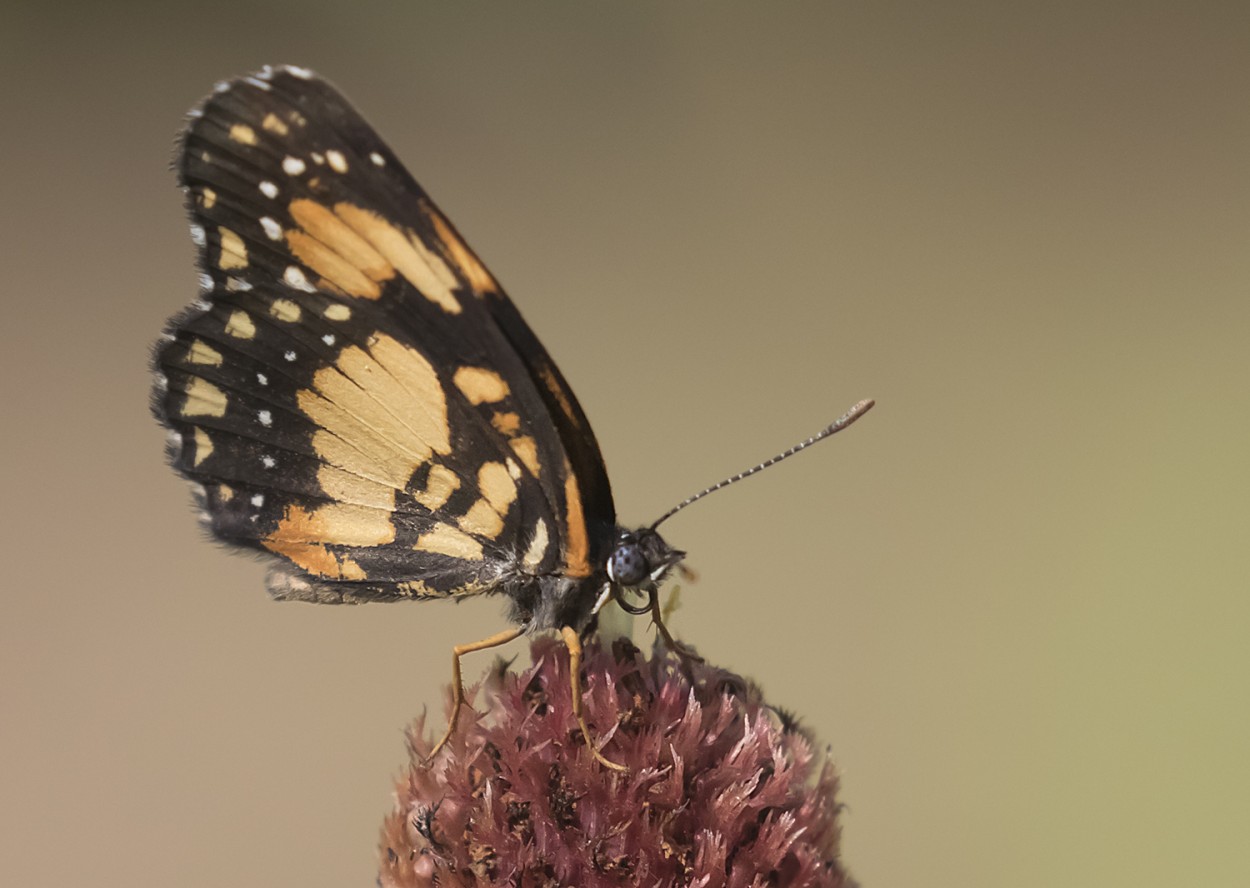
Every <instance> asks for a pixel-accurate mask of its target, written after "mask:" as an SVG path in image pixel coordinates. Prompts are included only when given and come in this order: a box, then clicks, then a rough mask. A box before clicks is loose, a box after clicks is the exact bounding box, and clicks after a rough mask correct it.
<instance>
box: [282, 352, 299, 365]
mask: <svg viewBox="0 0 1250 888" xmlns="http://www.w3.org/2000/svg"><path fill="white" fill-rule="evenodd" d="M282 357H284V358H286V359H287V360H288V361H291V362H292V363H294V362H295V359H296V358H297V357H299V355H297V354H295V352H293V351H289V352H285V353H283V355H282Z"/></svg>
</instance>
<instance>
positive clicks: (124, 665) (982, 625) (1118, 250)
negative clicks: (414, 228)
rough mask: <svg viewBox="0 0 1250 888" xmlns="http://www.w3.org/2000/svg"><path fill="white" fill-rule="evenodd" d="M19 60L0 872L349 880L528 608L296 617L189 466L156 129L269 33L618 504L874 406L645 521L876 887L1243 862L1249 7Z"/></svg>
mask: <svg viewBox="0 0 1250 888" xmlns="http://www.w3.org/2000/svg"><path fill="white" fill-rule="evenodd" d="M0 48H2V53H0V76H2V78H3V89H2V90H0V109H2V112H3V114H2V117H0V119H2V120H3V135H2V136H0V152H2V155H0V171H2V175H0V183H2V184H0V189H2V191H0V227H2V230H0V235H2V236H0V250H3V275H4V286H3V299H4V303H3V304H4V313H3V322H2V324H0V336H3V345H2V350H0V356H2V360H3V373H2V374H0V386H3V405H4V431H3V438H2V440H3V446H4V453H3V457H4V458H3V460H2V461H0V471H3V473H4V480H3V491H4V496H3V509H4V518H3V526H4V532H3V535H2V537H0V538H2V539H3V545H4V550H5V552H4V566H5V576H6V579H5V583H4V587H3V595H4V610H3V617H2V622H0V693H2V695H3V697H2V700H0V703H2V706H3V724H2V726H0V731H2V734H0V744H2V748H0V880H2V881H3V882H4V883H6V884H11V885H48V886H56V885H66V884H84V883H89V884H93V885H102V886H134V885H177V886H220V885H244V886H247V885H256V886H270V885H308V886H312V885H316V886H327V888H331V886H333V888H341V886H347V885H367V884H372V882H373V877H374V853H375V842H376V836H377V829H378V826H379V824H380V822H381V818H382V816H383V814H384V812H385V811H386V810H387V807H388V805H389V804H390V785H391V780H392V777H393V776H394V775H395V774H396V773H398V770H399V768H400V766H401V764H402V763H403V761H404V750H403V743H402V739H401V733H400V731H401V728H402V726H403V725H404V724H405V723H406V722H407V721H408V719H409V718H410V717H411V716H412V715H414V714H415V713H416V712H417V711H418V710H419V709H420V708H421V707H422V706H423V705H425V704H427V703H429V704H432V705H434V706H436V707H437V706H439V705H440V704H439V700H440V696H439V695H440V690H439V689H440V687H441V686H442V685H443V683H445V681H446V680H447V677H448V665H447V660H448V647H449V645H450V644H451V643H453V642H456V641H465V640H470V639H474V638H478V637H480V636H482V635H484V634H486V633H487V632H491V631H494V630H495V629H497V628H501V627H502V625H503V624H502V617H501V607H500V605H499V603H497V602H492V601H482V602H471V603H467V604H464V605H462V606H459V607H455V606H451V605H440V604H427V605H422V606H393V607H383V606H376V607H365V608H357V609H336V608H316V607H312V606H300V605H278V604H274V603H272V602H270V601H269V600H268V598H267V596H266V595H265V592H264V591H263V587H262V573H263V570H262V568H261V567H260V566H258V565H257V564H255V563H253V562H251V561H249V560H248V559H246V558H239V557H230V556H228V555H227V554H226V553H225V552H223V551H221V550H219V549H218V548H216V547H214V546H213V545H210V544H209V543H207V542H206V541H205V540H204V539H203V537H202V535H201V533H200V531H199V529H198V527H197V524H196V522H195V520H194V518H193V516H192V514H191V510H190V508H189V496H188V493H187V490H186V488H185V485H184V484H183V483H182V482H181V481H179V480H177V479H176V478H175V477H174V476H173V474H172V473H171V472H170V471H169V470H168V469H167V468H166V467H165V466H164V462H163V458H162V441H163V435H162V433H161V432H160V430H159V429H158V428H157V427H156V426H155V425H154V423H153V422H152V421H151V420H150V419H149V417H148V413H147V390H148V376H147V355H148V349H149V346H150V344H151V342H152V340H153V339H154V337H155V336H156V334H157V332H158V331H159V329H160V327H161V325H162V323H163V322H164V320H165V318H166V317H167V316H168V315H170V314H172V313H173V312H175V311H177V310H178V309H180V308H181V307H182V306H183V305H184V304H185V303H187V302H188V301H189V300H190V299H191V298H192V297H193V296H194V295H195V291H196V283H195V272H194V270H193V267H192V250H191V244H190V241H189V239H188V237H187V231H186V222H185V220H184V218H183V212H182V207H181V200H180V197H179V195H178V194H177V192H176V191H175V189H174V186H173V181H172V177H171V175H170V174H169V173H168V171H167V164H168V162H169V159H170V151H171V145H172V140H173V137H174V133H175V131H176V130H177V129H178V127H179V125H180V121H181V117H182V114H183V113H184V111H185V110H186V109H187V108H189V107H190V106H191V105H192V104H193V103H194V102H195V101H197V100H198V99H199V98H200V97H201V96H202V95H203V94H204V93H206V92H208V91H209V90H210V89H211V87H212V84H213V82H214V81H216V80H218V79H221V78H224V77H227V76H230V75H234V74H240V73H244V72H247V71H249V70H252V69H255V68H257V67H259V66H260V65H262V64H264V63H274V62H292V63H297V64H302V65H307V66H310V67H313V68H314V69H316V70H317V71H319V72H320V73H322V74H324V75H325V76H327V77H329V78H330V79H331V80H333V81H335V82H336V83H338V84H339V86H340V87H342V88H343V89H344V90H345V91H346V92H347V94H348V95H349V96H351V97H352V98H353V99H354V100H355V102H356V103H357V104H358V106H359V107H360V108H361V109H362V110H363V111H364V113H365V114H366V115H367V116H368V117H369V118H370V119H371V120H372V121H373V123H374V124H375V125H376V126H377V127H378V129H379V130H380V131H381V133H382V134H383V136H384V137H385V138H386V139H387V140H388V141H389V143H390V144H391V145H392V146H393V147H394V148H395V150H396V151H397V153H398V154H399V155H400V156H402V157H404V158H406V160H407V162H408V165H409V167H410V168H411V169H412V170H413V172H414V173H415V174H416V175H417V177H418V178H419V179H420V180H421V181H422V182H423V183H424V184H425V186H426V187H427V188H428V189H429V190H430V192H431V193H432V194H433V195H434V197H435V199H436V200H438V201H439V203H440V204H441V205H442V206H443V208H444V209H445V210H446V211H447V212H448V214H449V215H450V216H451V217H452V218H453V219H454V220H455V222H456V223H457V225H458V226H459V227H460V229H461V231H462V232H463V233H464V234H465V235H466V237H467V238H468V239H469V241H470V242H471V243H472V244H473V245H474V246H475V248H476V249H477V251H478V252H479V253H480V254H481V255H482V256H483V257H484V258H485V260H486V262H487V263H488V264H489V265H490V267H491V268H492V269H493V271H494V272H495V273H496V275H497V276H498V277H499V278H500V279H501V280H502V281H503V282H504V284H505V286H506V287H507V288H508V289H509V291H510V293H511V294H512V296H513V298H514V299H515V300H516V301H517V303H518V304H519V305H520V306H521V308H522V310H523V311H524V312H525V314H526V316H527V318H528V319H529V320H530V322H531V324H532V325H533V326H534V328H535V329H536V330H537V331H538V333H539V335H540V336H541V337H542V338H543V339H544V341H545V342H546V343H547V345H548V347H549V348H550V350H551V352H552V353H553V354H554V355H555V356H556V358H557V359H558V360H559V361H560V364H561V366H562V368H563V370H564V371H565V374H566V375H567V376H568V378H569V379H570V380H571V382H572V383H573V385H574V387H575V388H576V390H577V392H578V394H579V396H580V398H581V401H582V403H583V405H584V406H585V408H586V410H587V412H588V413H589V414H590V416H591V418H592V420H593V421H594V423H595V426H596V429H597V431H598V435H599V439H600V441H601V442H602V445H603V448H604V451H605V455H606V457H607V460H608V462H609V464H610V467H611V470H612V475H613V479H614V484H615V488H616V492H617V500H618V505H619V510H620V512H621V515H622V517H623V518H624V519H625V520H627V521H631V522H633V521H637V522H643V521H648V520H650V519H652V518H653V517H654V516H656V515H657V514H658V513H659V512H660V511H662V510H663V509H665V508H667V507H668V506H669V505H671V504H672V503H673V502H674V501H676V500H677V499H679V498H681V497H682V496H684V495H686V494H687V493H689V492H691V491H692V490H694V489H696V488H698V487H700V486H702V485H704V484H706V483H710V482H711V481H714V480H716V479H717V478H719V477H721V476H723V475H726V474H729V473H731V472H734V471H736V470H738V469H740V468H742V467H743V466H744V465H746V464H747V463H748V462H750V461H752V460H754V459H757V458H762V457H764V456H767V455H769V454H770V453H772V452H773V451H775V450H778V449H780V448H782V447H783V446H785V445H787V444H790V443H792V442H793V441H794V440H797V439H799V438H800V437H804V436H806V435H807V434H809V433H811V432H812V431H814V430H815V429H816V428H818V427H820V425H821V424H823V423H824V422H826V421H827V420H828V419H830V418H831V417H832V416H834V415H836V414H837V413H838V412H840V411H841V410H842V409H843V408H844V407H846V406H847V405H849V404H850V403H852V402H853V401H855V400H856V399H858V398H860V397H865V396H872V397H875V398H877V399H878V402H879V404H878V407H877V409H876V410H875V411H874V412H873V413H872V414H871V415H870V416H869V417H868V418H867V419H866V420H865V421H864V422H863V423H861V424H859V425H858V426H856V427H855V429H854V430H852V431H851V432H849V433H848V434H846V435H843V436H839V439H837V440H835V441H832V442H830V443H827V444H824V445H822V446H821V447H820V448H818V449H816V450H815V451H813V452H811V453H809V454H804V455H803V456H801V457H799V458H797V459H795V460H794V461H792V462H789V463H787V464H786V465H785V466H783V467H780V468H777V469H775V470H773V471H771V472H770V473H768V474H767V475H765V476H763V477H761V478H759V479H756V480H752V481H751V482H749V483H747V484H744V485H742V486H740V487H738V488H736V489H735V490H733V491H729V492H726V493H723V494H720V495H718V496H717V497H716V498H714V499H711V500H709V501H707V502H706V503H702V504H700V505H699V506H698V507H697V508H695V509H691V510H690V511H689V512H686V513H684V514H683V515H682V516H681V517H680V518H679V519H676V520H674V521H673V522H672V524H671V525H669V526H668V536H669V539H670V540H671V541H672V542H673V543H674V544H676V545H679V546H681V547H683V548H685V549H688V550H689V551H690V553H691V557H690V564H691V565H692V566H693V567H695V568H696V569H697V570H698V571H699V573H700V574H701V581H700V582H699V583H698V584H697V585H694V586H688V587H687V588H686V590H685V594H684V596H683V598H684V603H683V607H682V609H681V611H680V612H679V613H678V615H677V618H676V622H675V629H676V630H677V631H678V633H679V634H681V635H683V636H685V637H687V638H688V639H690V640H691V641H693V642H694V643H695V644H697V645H698V646H699V648H700V649H701V650H702V651H703V652H704V653H706V654H707V655H708V656H709V657H710V658H712V659H713V660H715V661H718V662H721V663H725V664H727V665H731V666H733V667H735V668H737V669H739V670H740V671H742V672H745V673H747V674H749V675H752V676H754V677H756V678H757V679H758V680H759V681H760V682H762V683H763V685H764V686H765V688H766V689H767V691H768V692H769V694H770V697H771V698H772V699H773V700H774V701H775V702H777V703H780V704H783V705H785V706H788V707H790V708H792V709H794V710H797V711H798V712H799V713H801V714H802V715H803V716H804V719H805V721H806V723H807V724H808V725H809V726H810V727H811V728H812V729H813V730H814V731H815V732H817V734H818V735H819V737H820V739H821V741H822V742H824V743H827V744H828V745H829V746H830V747H831V750H832V755H833V756H834V757H835V758H836V760H837V762H838V764H839V766H840V768H841V769H842V771H843V774H844V794H843V801H845V802H846V803H847V805H848V806H849V808H848V810H847V811H846V814H845V830H844V837H845V858H846V861H847V863H848V865H849V866H850V868H851V870H852V871H853V872H854V873H855V874H856V875H857V876H858V877H859V878H860V879H861V880H862V881H863V883H864V884H865V885H866V886H887V885H890V886H902V885H916V886H921V885H923V886H953V885H960V886H1013V888H1029V886H1039V888H1040V886H1051V885H1055V884H1075V885H1082V886H1103V885H1129V884H1132V885H1135V886H1165V885H1167V886H1171V885H1176V884H1189V885H1203V886H1222V885H1244V884H1247V883H1248V882H1250V863H1248V862H1247V857H1246V854H1245V847H1244V843H1245V834H1246V831H1247V829H1248V828H1250V815H1248V814H1247V803H1246V799H1247V797H1248V795H1250V764H1248V761H1247V758H1248V757H1247V751H1248V747H1250V712H1248V701H1250V681H1248V676H1250V653H1247V635H1248V631H1250V596H1248V595H1247V592H1248V591H1250V590H1248V588H1247V586H1248V581H1247V576H1248V575H1250V573H1248V567H1250V565H1248V564H1247V561H1248V559H1247V527H1248V522H1247V517H1248V514H1250V507H1248V506H1247V503H1248V502H1250V469H1248V468H1247V453H1248V450H1250V411H1248V409H1247V408H1248V407H1250V397H1248V395H1250V391H1248V386H1247V383H1248V382H1250V349H1248V348H1247V346H1248V345H1250V298H1248V297H1250V250H1247V243H1248V241H1247V238H1248V236H1250V166H1248V161H1250V100H1248V99H1247V97H1248V96H1250V7H1247V6H1246V5H1245V4H1242V3H1232V2H1229V3H1224V4H1201V3H1173V4H1168V3H1138V4H1092V5H1091V4H1087V3H1046V4H1011V5H1010V6H1009V8H1008V9H1006V10H1004V9H1002V8H1000V5H999V4H993V3H981V4H930V3H925V2H913V3H873V4H861V3H836V4H835V3H826V4H816V3H806V4H762V3H761V4H755V5H745V4H742V5H735V4H728V3H718V4H710V3H690V4H672V5H670V4H650V3H646V4H643V3H635V4H628V5H624V4H613V5H601V4H593V5H581V4H572V3H567V4H565V3H560V4H555V3H547V4H463V5H457V4H443V3H426V2H408V3H387V4H379V3H373V4H355V3H328V2H303V0H302V2H295V0H288V2H276V3H239V2H235V0H218V2H214V3H202V2H201V3H186V2H166V3H157V2H148V3H136V2H130V3H127V2H113V3H107V4H105V3H96V4H79V5H74V4H36V3H33V2H13V0H9V2H7V3H5V4H4V6H3V7H0ZM488 662H489V657H487V656H479V657H478V658H477V659H476V660H472V661H470V663H469V664H468V666H469V671H470V672H471V673H473V674H477V673H478V672H479V671H480V670H481V669H484V668H485V667H486V665H487V663H488Z"/></svg>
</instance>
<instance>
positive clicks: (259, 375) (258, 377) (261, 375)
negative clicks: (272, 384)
mask: <svg viewBox="0 0 1250 888" xmlns="http://www.w3.org/2000/svg"><path fill="white" fill-rule="evenodd" d="M256 381H257V382H259V383H260V384H261V385H269V377H268V376H266V375H265V374H264V373H257V374H256Z"/></svg>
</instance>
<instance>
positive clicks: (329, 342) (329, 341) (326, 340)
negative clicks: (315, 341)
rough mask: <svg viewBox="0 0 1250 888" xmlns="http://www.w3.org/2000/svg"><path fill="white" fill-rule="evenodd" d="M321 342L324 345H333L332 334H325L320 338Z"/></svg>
mask: <svg viewBox="0 0 1250 888" xmlns="http://www.w3.org/2000/svg"><path fill="white" fill-rule="evenodd" d="M321 341H322V342H324V343H325V344H326V345H334V334H333V333H327V334H326V335H325V336H322V337H321Z"/></svg>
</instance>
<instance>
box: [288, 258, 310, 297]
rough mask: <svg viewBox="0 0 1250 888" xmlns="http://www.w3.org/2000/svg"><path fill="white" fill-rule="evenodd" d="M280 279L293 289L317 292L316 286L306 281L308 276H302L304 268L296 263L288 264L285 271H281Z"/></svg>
mask: <svg viewBox="0 0 1250 888" xmlns="http://www.w3.org/2000/svg"><path fill="white" fill-rule="evenodd" d="M282 281H283V283H285V284H286V285H287V286H288V287H291V288H292V289H295V290H303V291H304V292H305V293H316V292H317V288H316V287H314V286H313V285H312V284H310V283H308V278H306V277H304V270H303V269H302V268H300V267H299V266H298V265H288V266H287V267H286V271H284V272H282Z"/></svg>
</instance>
